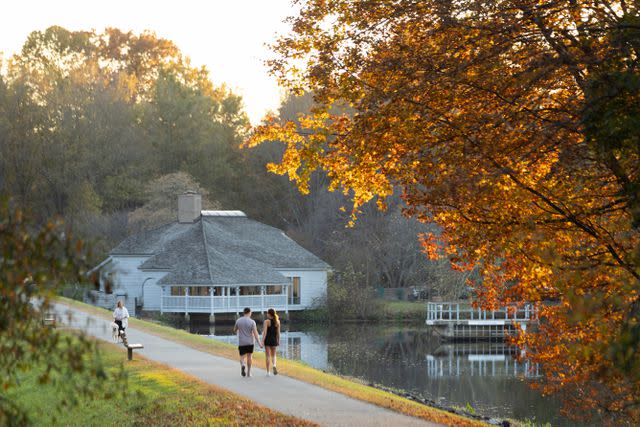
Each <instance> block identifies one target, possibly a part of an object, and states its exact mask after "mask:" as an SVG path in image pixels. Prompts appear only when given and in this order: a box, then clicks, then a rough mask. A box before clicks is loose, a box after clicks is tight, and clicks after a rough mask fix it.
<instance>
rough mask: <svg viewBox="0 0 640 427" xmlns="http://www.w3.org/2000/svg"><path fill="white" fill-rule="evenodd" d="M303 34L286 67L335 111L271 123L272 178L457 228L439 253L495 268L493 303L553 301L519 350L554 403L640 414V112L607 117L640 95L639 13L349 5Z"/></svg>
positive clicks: (439, 244)
mask: <svg viewBox="0 0 640 427" xmlns="http://www.w3.org/2000/svg"><path fill="white" fill-rule="evenodd" d="M291 22H292V32H291V34H289V35H288V36H286V37H283V38H282V39H280V41H279V42H278V43H276V44H275V45H274V47H273V49H274V51H275V53H276V55H277V59H275V60H273V61H271V62H270V65H271V68H272V72H273V74H274V75H275V76H277V77H278V78H279V80H280V81H281V82H282V83H283V85H285V87H287V88H289V89H291V90H294V91H299V90H307V91H311V92H313V93H314V94H315V100H316V102H317V108H316V110H315V114H312V115H311V116H308V117H301V118H300V120H299V121H298V122H295V123H294V122H287V123H281V122H279V121H277V120H276V119H272V120H271V121H270V122H266V123H265V124H263V125H262V126H258V127H257V128H256V129H254V134H253V137H252V139H251V140H250V141H249V144H259V143H262V142H264V141H272V140H278V141H283V142H284V143H285V144H287V146H286V151H285V154H284V157H283V160H282V162H281V163H280V164H278V165H271V166H270V168H271V170H273V171H274V172H276V173H281V174H288V175H289V177H290V178H291V179H293V180H294V181H296V183H297V184H298V185H299V186H300V187H301V188H302V189H303V190H304V189H305V188H306V182H307V181H308V179H309V176H310V174H311V172H312V171H314V170H317V169H321V170H324V171H326V173H327V174H328V175H329V177H330V178H331V179H332V182H333V188H334V189H338V190H341V191H345V192H347V193H349V192H350V194H352V195H353V198H354V202H355V203H354V206H355V207H354V214H356V213H357V209H358V206H361V205H362V204H364V203H366V202H368V201H370V200H372V199H378V200H382V201H383V200H384V198H385V197H387V196H388V195H390V194H391V193H392V190H393V188H394V187H396V188H400V189H401V190H402V194H403V198H404V200H405V201H406V203H407V210H406V213H407V214H409V215H413V216H415V217H417V218H419V219H421V220H423V221H433V222H436V223H437V224H439V225H440V227H441V229H442V233H441V234H440V235H438V236H423V242H424V247H425V252H426V253H427V254H428V255H429V256H431V257H434V256H442V257H447V258H448V259H449V260H450V261H451V262H452V266H453V267H454V268H459V269H466V268H470V267H474V266H475V267H477V268H478V271H479V273H480V277H481V279H480V280H479V281H478V282H477V283H476V284H475V287H476V291H477V294H478V298H479V302H480V303H481V304H483V305H486V306H497V305H503V304H507V303H521V302H523V301H530V302H537V303H539V304H541V305H543V306H545V308H543V309H542V312H541V318H542V322H543V325H542V327H541V329H540V332H539V333H538V334H534V333H527V334H523V335H522V336H520V337H518V340H519V342H520V344H522V345H526V346H527V347H528V349H529V354H530V355H531V357H532V358H533V359H534V360H536V361H539V362H541V363H543V366H544V369H545V373H546V382H545V384H544V388H545V390H546V391H548V392H554V391H559V390H563V389H564V390H567V391H568V392H569V393H568V395H569V396H570V398H569V403H571V404H573V405H579V406H581V407H586V408H590V409H595V410H596V411H600V412H601V413H606V414H608V415H607V416H609V417H610V419H611V420H614V419H615V417H617V416H619V417H621V419H629V417H637V416H638V405H640V397H639V396H640V360H638V356H637V355H636V354H635V353H634V352H633V349H637V346H638V345H639V344H640V339H636V338H634V337H636V336H637V335H638V332H639V331H640V320H639V319H640V299H639V298H640V295H639V294H638V292H639V291H640V231H639V229H638V227H639V225H640V210H639V209H637V207H638V206H640V204H639V203H640V202H638V200H640V198H639V196H638V194H640V192H639V191H638V189H640V153H639V152H638V150H637V134H638V133H639V132H640V129H637V128H636V127H637V125H635V123H636V119H635V118H634V117H637V115H635V114H636V112H635V110H629V109H627V110H625V111H628V113H625V111H622V110H619V109H615V111H614V112H615V114H614V113H613V112H612V113H611V114H607V111H610V109H608V108H609V105H610V104H612V103H613V104H615V105H617V104H616V102H617V103H618V104H619V103H620V102H622V103H623V105H635V104H637V102H635V104H634V100H636V101H637V99H639V97H638V87H640V80H639V79H638V76H639V73H638V69H637V65H636V62H637V61H635V60H634V58H637V57H638V55H639V54H640V52H639V49H640V43H638V40H640V34H637V33H636V32H633V31H635V30H633V28H636V27H637V25H636V24H638V23H639V22H640V20H639V19H638V10H637V9H635V8H634V7H633V6H629V5H627V4H626V3H618V2H613V3H611V2H586V1H568V0H567V1H561V0H552V1H548V2H538V1H533V0H520V1H496V2H485V3H478V2H474V1H470V0H469V1H461V2H446V1H444V2H443V1H438V0H425V1H421V2H412V1H408V0H406V1H405V0H400V1H397V2H383V1H380V2H365V1H358V0H334V1H331V2H315V1H313V2H311V1H309V2H302V9H301V11H300V13H299V14H298V16H296V17H294V18H292V21H291ZM300 58H305V59H306V60H307V63H306V67H300ZM602 87H606V88H609V92H604V93H603V89H601V88H602ZM610 99H613V100H615V101H616V102H613V101H610ZM618 100H620V102H618ZM336 104H339V105H343V106H345V107H344V108H343V110H342V111H341V112H336V111H335V108H333V106H335V105H336ZM590 111H597V114H596V113H588V112H590ZM634 126H636V127H634ZM594 129H595V130H594ZM634 138H635V139H634ZM634 141H635V142H634ZM634 144H635V145H634ZM382 203H383V202H382ZM630 351H631V352H630ZM620 402H623V403H620ZM616 414H619V415H616Z"/></svg>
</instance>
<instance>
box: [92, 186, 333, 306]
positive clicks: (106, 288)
mask: <svg viewBox="0 0 640 427" xmlns="http://www.w3.org/2000/svg"><path fill="white" fill-rule="evenodd" d="M96 269H97V270H99V271H100V284H101V285H100V287H101V289H100V291H101V294H102V295H103V296H104V294H106V293H108V292H111V293H113V294H114V295H115V296H116V297H117V298H119V299H124V302H125V304H126V306H127V308H128V309H129V311H130V312H132V313H135V310H136V308H137V309H142V310H155V311H160V312H162V313H168V312H171V313H185V314H190V313H208V314H210V315H212V316H213V315H214V314H215V313H238V312H240V311H242V309H243V308H244V307H251V308H252V310H253V311H264V310H266V309H267V308H269V307H273V308H275V309H276V310H279V311H285V312H288V311H290V310H304V309H306V308H308V307H310V306H311V305H312V304H313V303H314V301H315V300H316V299H317V298H319V297H322V296H323V295H324V294H325V293H326V289H327V272H328V271H329V269H330V267H329V265H328V264H326V263H325V262H324V261H322V260H321V259H320V258H318V257H316V256H315V255H313V254H312V253H311V252H309V251H307V250H306V249H304V248H303V247H301V246H300V245H298V244H297V243H296V242H294V241H293V240H291V239H290V238H289V237H287V236H286V235H285V234H284V232H283V231H282V230H279V229H277V228H274V227H271V226H268V225H266V224H262V223H260V222H258V221H254V220H252V219H250V218H247V216H246V215H245V214H244V213H243V212H241V211H202V210H201V197H200V195H199V194H195V193H186V194H183V195H180V196H179V198H178V220H177V221H176V222H172V223H169V224H165V225H162V226H160V227H157V228H155V229H152V230H148V231H144V232H142V233H139V234H135V235H132V236H130V237H128V238H127V239H125V240H124V241H122V242H121V243H120V244H119V245H118V246H116V247H115V248H114V249H113V250H112V251H111V252H110V253H109V256H108V258H107V259H106V260H104V261H103V262H102V263H100V265H98V266H97V267H96Z"/></svg>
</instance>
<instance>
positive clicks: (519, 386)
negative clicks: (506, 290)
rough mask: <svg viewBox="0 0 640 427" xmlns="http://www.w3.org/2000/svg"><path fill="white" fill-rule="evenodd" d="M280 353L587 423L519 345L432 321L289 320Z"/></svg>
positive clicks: (496, 407)
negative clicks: (433, 325) (450, 335)
mask: <svg viewBox="0 0 640 427" xmlns="http://www.w3.org/2000/svg"><path fill="white" fill-rule="evenodd" d="M185 329H187V330H189V331H190V332H192V333H196V334H200V335H207V336H210V337H211V338H212V339H218V340H222V341H226V342H229V343H232V344H236V343H237V341H236V337H235V336H234V335H233V332H232V327H231V326H230V325H208V324H197V323H194V322H193V321H192V323H191V324H190V325H186V326H185ZM284 329H286V331H285V330H284ZM285 343H286V345H285ZM279 352H280V355H281V356H282V357H286V358H289V359H294V360H302V361H303V362H305V363H307V364H309V365H311V366H313V367H316V368H318V369H322V370H325V371H328V372H335V373H338V374H341V375H347V376H352V377H358V378H361V379H363V380H365V381H367V382H374V383H378V384H382V385H384V386H387V387H393V388H397V389H403V390H407V391H410V392H413V393H416V394H419V395H421V396H423V397H425V398H428V399H431V400H435V401H438V402H440V403H441V404H443V405H447V406H458V407H462V408H464V407H466V406H467V403H469V404H470V405H471V406H472V407H473V408H474V409H475V411H476V412H477V413H480V414H483V415H487V416H492V417H497V418H515V419H519V420H525V419H529V420H531V421H535V422H536V423H539V424H543V423H545V422H549V423H551V425H553V426H573V425H584V424H576V423H573V422H571V421H569V420H567V419H565V418H563V417H561V416H560V415H559V409H560V403H559V401H558V399H556V398H552V397H543V396H542V395H541V394H540V393H539V392H537V391H535V390H532V389H531V388H530V387H528V386H527V384H526V382H527V381H535V380H536V368H537V367H536V366H529V365H528V364H522V363H517V361H516V360H515V359H514V352H513V349H510V348H508V347H506V346H504V345H503V344H502V343H466V344H443V343H441V342H440V340H439V339H438V338H437V337H435V336H433V335H432V334H431V333H430V331H429V329H428V328H427V327H426V326H424V327H420V326H403V325H400V326H385V325H375V324H374V325H372V324H353V323H348V324H343V325H328V326H325V327H323V328H318V327H316V326H313V327H311V326H307V325H295V324H289V325H283V333H282V337H281V345H280V347H279ZM261 367H262V366H261ZM538 374H539V371H538Z"/></svg>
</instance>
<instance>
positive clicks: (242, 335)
mask: <svg viewBox="0 0 640 427" xmlns="http://www.w3.org/2000/svg"><path fill="white" fill-rule="evenodd" d="M233 332H234V333H237V334H238V351H239V352H240V365H241V368H240V373H241V374H242V376H243V377H244V376H249V377H250V376H251V361H252V357H253V343H254V339H256V340H258V344H260V347H262V343H261V342H260V336H259V335H258V327H257V326H256V322H255V321H254V320H253V319H252V318H251V309H250V308H249V307H246V308H245V309H244V316H242V317H241V318H239V319H238V320H236V325H235V326H234V327H233Z"/></svg>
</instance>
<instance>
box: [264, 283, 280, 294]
mask: <svg viewBox="0 0 640 427" xmlns="http://www.w3.org/2000/svg"><path fill="white" fill-rule="evenodd" d="M280 294H282V285H275V286H267V295H280Z"/></svg>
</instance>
